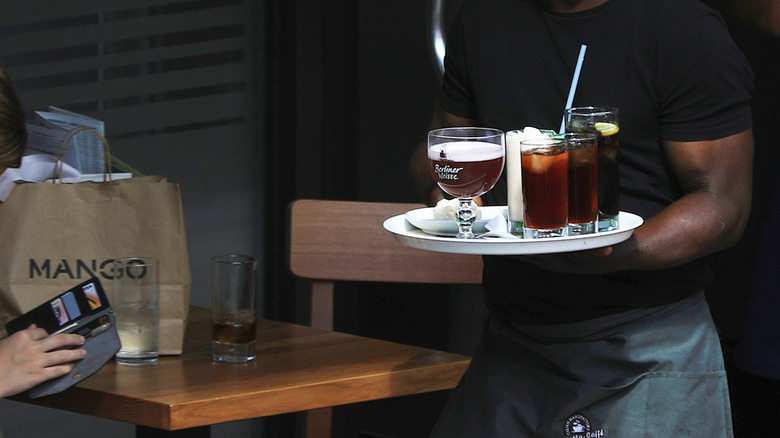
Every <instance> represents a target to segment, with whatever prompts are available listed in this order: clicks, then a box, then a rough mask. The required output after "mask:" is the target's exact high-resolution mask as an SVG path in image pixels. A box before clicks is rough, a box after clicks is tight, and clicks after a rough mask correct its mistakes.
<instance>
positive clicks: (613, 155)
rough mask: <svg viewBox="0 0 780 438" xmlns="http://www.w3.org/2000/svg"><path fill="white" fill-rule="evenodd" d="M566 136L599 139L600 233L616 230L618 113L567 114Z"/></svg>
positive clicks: (583, 110) (606, 109)
mask: <svg viewBox="0 0 780 438" xmlns="http://www.w3.org/2000/svg"><path fill="white" fill-rule="evenodd" d="M565 119H566V132H590V133H593V134H596V135H598V150H599V164H598V193H599V196H598V198H599V200H598V206H599V207H598V208H599V217H598V227H597V228H598V231H610V230H616V229H618V227H619V223H618V216H619V214H620V160H619V157H618V151H619V150H620V124H619V122H618V109H617V108H613V107H598V106H589V107H579V108H570V109H568V110H566V115H565Z"/></svg>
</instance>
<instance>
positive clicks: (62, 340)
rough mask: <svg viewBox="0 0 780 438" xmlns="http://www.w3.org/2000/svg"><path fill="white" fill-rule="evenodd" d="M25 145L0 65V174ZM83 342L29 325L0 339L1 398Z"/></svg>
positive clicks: (41, 376) (55, 366) (56, 366)
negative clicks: (51, 334) (50, 333)
mask: <svg viewBox="0 0 780 438" xmlns="http://www.w3.org/2000/svg"><path fill="white" fill-rule="evenodd" d="M26 144H27V131H26V130H25V125H24V111H23V110H22V106H21V104H20V103H19V99H18V97H17V95H16V91H15V89H14V87H13V84H12V83H11V80H10V78H9V77H8V75H7V74H6V72H5V70H3V69H2V68H0V175H2V174H3V172H5V170H6V169H8V168H13V167H19V165H20V164H21V160H22V154H23V153H24V148H25V146H26ZM83 344H84V338H83V337H82V336H80V335H66V334H59V335H54V336H49V335H48V333H46V331H45V330H44V329H42V328H38V327H35V326H34V325H33V326H30V327H29V328H27V329H25V330H22V331H19V332H17V333H14V334H13V335H11V336H9V337H7V338H5V339H0V397H6V396H9V395H14V394H18V393H20V392H23V391H26V390H27V389H29V388H32V387H33V386H35V385H37V384H39V383H42V382H44V381H46V380H49V379H53V378H55V377H59V376H63V375H65V374H67V373H69V372H70V370H71V369H72V368H73V363H72V362H74V361H77V360H79V359H82V358H84V356H86V354H87V352H86V351H85V350H83V349H64V350H58V349H59V348H62V347H72V346H79V345H83Z"/></svg>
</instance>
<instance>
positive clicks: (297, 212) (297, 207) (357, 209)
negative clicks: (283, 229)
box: [288, 199, 482, 328]
mask: <svg viewBox="0 0 780 438" xmlns="http://www.w3.org/2000/svg"><path fill="white" fill-rule="evenodd" d="M422 207H424V205H422V204H405V203H383V202H353V201H325V200H313V199H302V200H298V201H295V202H293V203H292V204H291V205H290V211H289V218H290V232H289V236H290V241H289V259H288V260H289V268H290V271H291V272H292V273H293V274H294V275H296V276H297V277H300V278H306V279H310V280H312V295H313V296H312V326H315V327H321V328H332V319H329V318H332V294H333V283H334V282H335V281H369V282H397V283H440V284H478V283H481V282H482V258H481V257H480V256H477V255H461V254H448V253H441V252H433V251H424V250H420V249H416V248H411V247H408V246H405V245H402V244H401V243H399V242H398V241H397V240H396V239H395V237H394V236H393V235H392V233H390V232H389V231H387V230H385V229H384V228H383V227H382V223H383V222H384V221H385V220H386V219H387V218H389V217H392V216H395V215H398V214H403V213H405V212H407V211H409V210H412V209H415V208H422ZM329 311H330V314H328V312H329Z"/></svg>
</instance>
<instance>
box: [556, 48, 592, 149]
mask: <svg viewBox="0 0 780 438" xmlns="http://www.w3.org/2000/svg"><path fill="white" fill-rule="evenodd" d="M587 49H588V46H586V45H585V44H583V45H581V46H580V56H579V57H578V58H577V67H575V68H574V77H573V78H571V88H569V98H568V99H566V108H564V114H563V119H562V120H561V129H559V130H558V132H560V133H561V134H563V133H565V132H566V110H567V109H569V108H571V105H572V103H573V102H574V92H575V91H577V82H579V80H580V70H582V62H583V61H584V60H585V50H587Z"/></svg>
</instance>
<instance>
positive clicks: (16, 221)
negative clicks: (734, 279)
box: [0, 176, 191, 354]
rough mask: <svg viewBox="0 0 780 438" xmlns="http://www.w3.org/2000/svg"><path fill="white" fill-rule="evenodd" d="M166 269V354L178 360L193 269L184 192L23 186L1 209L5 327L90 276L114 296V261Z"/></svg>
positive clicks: (148, 185) (141, 186) (140, 181)
mask: <svg viewBox="0 0 780 438" xmlns="http://www.w3.org/2000/svg"><path fill="white" fill-rule="evenodd" d="M134 256H144V257H154V258H156V259H158V260H159V263H160V354H180V353H181V352H182V346H183V340H184V328H185V326H186V320H187V310H188V306H189V300H190V286H191V282H190V268H189V258H188V255H187V244H186V237H185V232H184V219H183V215H182V207H181V196H180V193H179V186H178V185H177V184H173V183H169V182H167V180H166V179H164V178H161V177H156V176H144V177H137V178H130V179H123V180H118V181H108V182H82V183H75V184H52V183H48V182H42V183H25V184H18V185H17V186H16V187H15V188H14V189H13V191H12V192H11V195H10V196H9V197H8V199H7V200H6V202H5V203H3V204H0V327H2V326H4V325H5V323H6V322H7V321H8V320H9V319H12V318H14V317H16V316H18V315H20V314H22V313H24V312H26V311H29V310H30V309H32V308H33V307H35V306H37V305H38V304H40V303H41V302H43V301H45V300H46V299H48V298H51V297H53V296H55V295H57V294H59V293H61V292H62V291H63V290H66V289H68V288H69V287H71V286H72V285H73V284H74V283H76V282H78V281H79V280H81V281H84V280H87V279H88V278H90V277H92V276H96V277H99V278H100V280H101V281H102V283H103V285H104V287H105V289H106V292H107V294H108V296H109V300H111V299H112V296H113V280H114V272H113V260H114V259H116V258H120V257H134Z"/></svg>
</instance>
